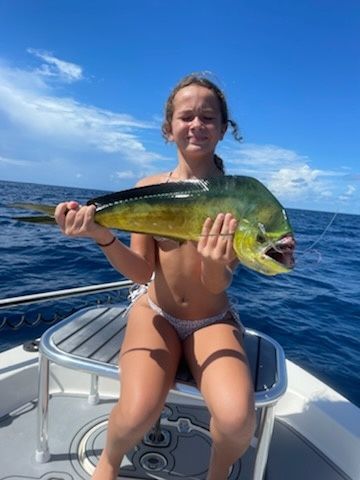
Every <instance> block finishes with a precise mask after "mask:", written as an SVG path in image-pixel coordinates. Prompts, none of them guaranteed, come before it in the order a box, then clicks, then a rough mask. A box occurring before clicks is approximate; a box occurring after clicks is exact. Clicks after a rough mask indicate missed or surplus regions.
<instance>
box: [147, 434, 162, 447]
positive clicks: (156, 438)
mask: <svg viewBox="0 0 360 480" xmlns="http://www.w3.org/2000/svg"><path fill="white" fill-rule="evenodd" d="M149 440H150V442H152V443H155V444H156V443H162V442H164V441H165V435H164V434H163V433H162V432H153V433H150V434H149Z"/></svg>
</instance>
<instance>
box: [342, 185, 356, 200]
mask: <svg viewBox="0 0 360 480" xmlns="http://www.w3.org/2000/svg"><path fill="white" fill-rule="evenodd" d="M356 191H357V190H356V188H355V187H354V185H347V188H346V190H345V192H344V193H343V194H342V195H340V196H339V200H341V201H342V202H347V201H348V200H350V199H351V198H352V197H353V196H354V194H355V192H356Z"/></svg>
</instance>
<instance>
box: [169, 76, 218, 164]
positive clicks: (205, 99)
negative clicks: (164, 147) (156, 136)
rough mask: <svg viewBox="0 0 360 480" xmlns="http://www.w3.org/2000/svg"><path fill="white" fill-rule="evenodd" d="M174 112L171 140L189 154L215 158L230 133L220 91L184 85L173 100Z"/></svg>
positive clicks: (187, 155) (183, 152)
mask: <svg viewBox="0 0 360 480" xmlns="http://www.w3.org/2000/svg"><path fill="white" fill-rule="evenodd" d="M173 112H174V113H173V116H172V120H171V130H170V132H169V133H168V139H169V140H170V141H174V142H175V143H176V145H177V146H178V148H179V150H180V152H181V153H182V154H183V155H184V156H185V157H190V156H192V157H200V156H201V157H204V156H207V155H209V156H211V158H212V156H213V154H214V151H215V147H216V144H217V143H218V142H219V140H222V138H223V136H224V134H225V132H226V125H224V124H223V123H222V118H221V112H220V105H219V100H218V98H217V97H216V94H215V93H214V92H213V91H212V90H210V89H209V88H206V87H202V86H200V85H189V86H187V87H184V88H182V89H181V90H179V91H178V92H177V93H176V95H175V97H174V99H173Z"/></svg>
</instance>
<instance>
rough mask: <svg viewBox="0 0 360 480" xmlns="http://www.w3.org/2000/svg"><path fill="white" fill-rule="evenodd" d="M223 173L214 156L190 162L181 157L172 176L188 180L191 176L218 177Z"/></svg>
mask: <svg viewBox="0 0 360 480" xmlns="http://www.w3.org/2000/svg"><path fill="white" fill-rule="evenodd" d="M220 175H222V173H221V171H220V170H219V169H218V167H217V166H216V164H215V161H214V158H211V159H209V160H205V159H204V160H197V161H195V162H189V161H186V160H185V159H182V158H179V163H178V165H177V167H176V168H174V170H173V171H172V172H171V178H172V179H174V180H175V179H177V180H188V179H191V178H206V177H218V176H220Z"/></svg>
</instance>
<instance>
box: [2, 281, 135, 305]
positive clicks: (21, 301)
mask: <svg viewBox="0 0 360 480" xmlns="http://www.w3.org/2000/svg"><path fill="white" fill-rule="evenodd" d="M131 285H133V282H132V281H131V280H121V281H119V282H110V283H100V284H97V285H87V286H86V287H77V288H67V289H64V290H54V291H52V292H43V293H34V294H31V295H23V296H20V297H11V298H4V299H2V300H0V309H1V308H9V307H14V306H19V305H28V304H31V303H40V302H48V301H50V300H57V299H60V298H68V297H79V296H81V295H90V294H93V293H103V292H109V291H111V290H122V289H125V288H128V287H130V286H131Z"/></svg>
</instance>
